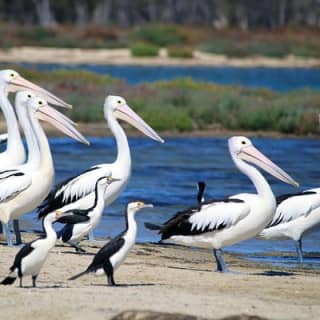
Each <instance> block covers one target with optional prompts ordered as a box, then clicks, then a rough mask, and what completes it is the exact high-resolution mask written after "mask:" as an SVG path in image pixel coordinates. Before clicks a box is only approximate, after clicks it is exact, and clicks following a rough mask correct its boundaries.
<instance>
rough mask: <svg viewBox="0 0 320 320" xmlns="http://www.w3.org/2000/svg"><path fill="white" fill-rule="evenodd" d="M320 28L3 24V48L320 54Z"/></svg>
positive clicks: (188, 54) (279, 55) (184, 53)
mask: <svg viewBox="0 0 320 320" xmlns="http://www.w3.org/2000/svg"><path fill="white" fill-rule="evenodd" d="M319 36H320V29H310V28H309V29H308V28H300V29H295V28H290V27H287V28H282V29H275V30H272V31H271V32H269V31H266V30H257V31H241V30H239V29H238V30H236V29H223V30H216V29H214V28H209V27H196V26H192V27H191V26H177V25H158V24H150V25H143V26H140V27H135V28H134V29H132V28H130V29H129V28H115V27H110V26H108V27H101V26H100V27H99V26H86V27H83V28H76V27H72V26H70V25H65V26H64V25H59V26H58V27H55V28H41V27H38V26H28V25H26V26H19V25H12V24H0V37H1V43H0V48H3V49H7V48H10V47H14V46H46V47H65V48H98V49H99V48H131V51H132V53H133V54H134V55H136V56H145V55H148V56H152V55H153V56H154V55H155V52H156V48H160V47H166V48H167V49H168V53H169V56H170V57H179V58H188V57H191V56H192V50H191V48H197V49H199V50H201V51H205V52H209V53H214V54H222V55H227V56H229V57H239V58H241V57H250V56H267V57H277V58H282V57H285V56H287V55H290V54H292V55H296V56H300V57H304V58H310V57H316V58H320V42H319Z"/></svg>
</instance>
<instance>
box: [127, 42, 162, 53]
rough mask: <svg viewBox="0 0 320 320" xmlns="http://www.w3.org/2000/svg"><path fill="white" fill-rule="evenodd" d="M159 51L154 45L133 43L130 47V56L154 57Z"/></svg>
mask: <svg viewBox="0 0 320 320" xmlns="http://www.w3.org/2000/svg"><path fill="white" fill-rule="evenodd" d="M159 49H160V48H159V47H157V46H155V45H152V44H148V43H143V42H138V43H135V44H133V45H132V46H131V47H130V51H131V54H132V55H133V56H134V57H156V56H158V54H159Z"/></svg>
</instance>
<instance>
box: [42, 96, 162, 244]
mask: <svg viewBox="0 0 320 320" xmlns="http://www.w3.org/2000/svg"><path fill="white" fill-rule="evenodd" d="M104 116H105V119H106V121H107V123H108V126H109V128H110V130H111V132H112V133H113V135H114V137H115V139H116V143H117V149H118V155H117V158H116V160H115V161H114V162H113V163H107V164H99V165H96V166H93V167H91V168H90V169H89V170H87V171H85V172H83V173H82V174H80V175H78V176H75V177H72V178H69V179H68V180H66V181H63V182H62V183H60V184H59V185H57V186H56V187H55V188H54V189H53V190H52V191H51V192H50V194H49V195H48V197H47V198H46V200H45V201H44V203H43V204H42V205H41V206H40V207H39V213H40V216H45V215H46V214H48V213H50V212H52V211H54V210H61V211H66V210H68V209H69V208H70V209H75V208H78V209H86V208H88V207H90V206H92V204H93V202H94V188H95V185H96V182H97V180H98V179H99V178H101V177H104V176H106V175H108V174H109V173H110V171H111V172H112V175H113V176H114V177H117V178H118V179H119V181H117V182H114V183H113V184H112V185H110V186H109V187H108V188H107V189H106V192H105V193H104V201H105V206H107V205H109V204H110V203H112V202H113V201H114V200H115V199H116V198H117V197H118V196H119V195H120V193H121V192H122V191H123V189H124V188H125V187H126V185H127V183H128V181H129V178H130V175H131V154H130V148H129V144H128V139H127V136H126V134H125V132H124V130H123V129H122V127H121V126H120V124H119V121H118V120H124V121H126V122H128V123H129V124H131V125H132V126H134V127H135V128H137V129H138V130H140V131H141V132H142V133H144V134H145V135H146V136H148V137H150V138H151V139H153V140H156V141H159V142H162V143H163V142H164V140H163V139H161V138H160V136H159V135H158V134H157V133H156V132H155V131H154V130H153V129H152V128H151V127H150V126H149V125H148V124H147V123H146V122H145V121H143V120H142V119H141V118H140V117H139V116H138V115H137V114H136V113H135V112H134V111H133V110H132V109H131V108H130V107H129V106H128V104H127V102H126V100H125V99H124V98H122V97H119V96H107V97H106V99H105V103H104ZM90 239H91V240H93V236H92V233H91V235H90Z"/></svg>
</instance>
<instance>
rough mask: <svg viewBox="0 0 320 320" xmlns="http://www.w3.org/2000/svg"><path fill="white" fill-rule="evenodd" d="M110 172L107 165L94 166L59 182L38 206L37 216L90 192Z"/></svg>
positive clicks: (74, 200)
mask: <svg viewBox="0 0 320 320" xmlns="http://www.w3.org/2000/svg"><path fill="white" fill-rule="evenodd" d="M110 174H111V172H110V169H108V167H107V166H94V167H92V168H90V169H89V170H87V171H84V172H83V173H81V174H80V175H78V176H73V177H71V178H69V179H67V180H65V181H63V182H61V183H59V184H58V185H57V186H55V187H54V189H53V190H52V191H50V193H49V195H48V196H47V198H46V199H45V200H44V202H43V203H42V204H41V205H40V206H39V208H38V211H39V218H41V217H44V216H45V215H47V214H48V213H50V212H52V211H53V210H57V209H59V208H61V207H63V206H65V205H68V204H71V203H73V202H76V201H77V200H79V199H80V198H83V197H85V196H86V195H88V194H90V193H91V192H93V191H94V189H95V185H96V183H97V180H98V179H99V178H101V177H102V176H106V175H110Z"/></svg>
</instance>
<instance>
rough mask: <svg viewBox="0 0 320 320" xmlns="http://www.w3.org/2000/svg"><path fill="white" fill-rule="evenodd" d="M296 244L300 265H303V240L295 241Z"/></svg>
mask: <svg viewBox="0 0 320 320" xmlns="http://www.w3.org/2000/svg"><path fill="white" fill-rule="evenodd" d="M295 244H296V251H297V258H298V263H303V253H302V241H301V239H299V240H298V241H295Z"/></svg>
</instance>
